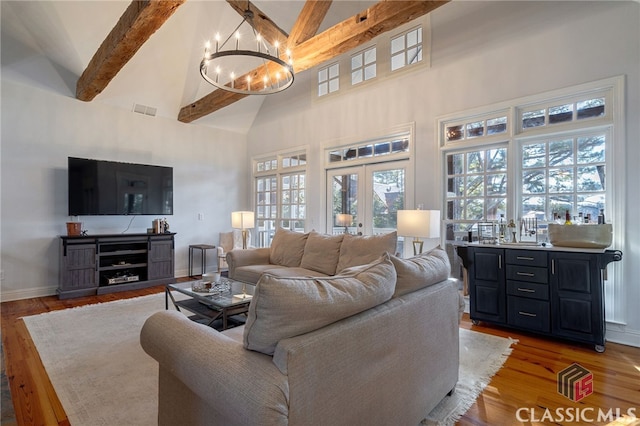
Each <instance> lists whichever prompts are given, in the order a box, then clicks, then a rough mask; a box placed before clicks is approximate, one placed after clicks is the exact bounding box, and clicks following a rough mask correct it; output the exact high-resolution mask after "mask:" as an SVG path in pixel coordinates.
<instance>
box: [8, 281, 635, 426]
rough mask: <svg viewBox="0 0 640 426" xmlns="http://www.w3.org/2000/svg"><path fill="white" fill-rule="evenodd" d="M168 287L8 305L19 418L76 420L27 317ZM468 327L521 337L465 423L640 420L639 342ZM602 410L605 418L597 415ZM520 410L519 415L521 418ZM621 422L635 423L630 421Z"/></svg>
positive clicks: (46, 421) (12, 382)
mask: <svg viewBox="0 0 640 426" xmlns="http://www.w3.org/2000/svg"><path fill="white" fill-rule="evenodd" d="M162 291H164V287H163V286H157V287H152V288H148V289H144V290H137V291H128V292H122V293H113V294H108V295H102V296H91V297H82V298H77V299H71V300H58V298H57V297H55V296H51V297H42V298H35V299H27V300H20V301H15V302H4V303H2V304H1V306H0V309H1V311H2V317H1V319H2V343H3V349H4V354H3V355H4V357H5V366H6V370H7V371H6V375H7V377H8V378H9V382H10V387H11V394H12V399H13V404H14V408H15V412H16V420H17V423H18V424H19V425H68V424H69V420H68V419H67V416H66V414H65V412H64V408H63V407H62V405H61V404H60V401H59V400H58V398H57V396H56V393H55V391H54V389H53V387H52V385H51V382H50V381H49V378H48V377H47V374H46V372H45V370H44V368H43V366H42V363H41V361H40V357H39V356H38V352H37V351H36V349H35V347H34V345H33V342H32V341H31V338H30V337H29V333H28V331H27V329H26V327H25V325H24V322H23V321H22V320H21V319H20V318H21V317H23V316H28V315H35V314H38V313H42V312H49V311H53V310H58V309H66V308H70V307H75V306H83V305H87V304H92V303H103V302H109V301H112V300H118V299H124V298H130V297H137V296H143V295H147V294H152V293H158V292H162ZM461 327H463V328H467V329H471V330H475V331H480V332H483V333H488V334H493V335H497V336H503V337H511V338H513V339H517V340H518V343H517V344H515V345H514V346H513V352H512V353H511V356H510V357H509V358H508V359H507V361H506V363H505V365H504V366H503V367H502V369H501V370H500V371H499V372H498V373H497V374H496V375H495V376H494V377H493V379H492V380H491V382H490V383H489V385H488V386H487V387H486V388H485V389H484V391H483V392H482V394H481V395H480V397H479V398H478V399H477V401H476V403H475V404H474V405H473V406H472V407H471V409H470V410H469V411H468V412H467V413H466V414H465V415H464V416H463V417H462V418H461V419H460V422H459V424H461V425H515V424H560V423H562V424H571V421H568V420H570V418H569V416H572V417H573V419H576V418H578V419H581V420H583V421H581V422H578V423H582V424H584V423H585V421H584V420H589V419H595V420H596V421H595V422H593V424H608V423H611V420H612V418H610V417H608V416H607V414H609V413H612V414H614V415H615V414H617V413H618V412H619V413H620V414H625V413H627V412H628V410H630V409H633V410H635V416H637V417H639V418H640V348H634V347H629V346H624V345H618V344H614V343H608V344H607V349H606V352H605V353H602V354H599V353H596V352H595V351H594V350H593V349H592V348H591V347H590V346H582V345H575V344H570V343H566V342H562V341H559V340H554V339H545V338H541V337H538V336H534V335H530V334H524V333H519V332H515V331H513V330H509V329H506V328H498V327H491V326H485V325H483V324H480V325H472V324H471V322H470V321H469V317H468V315H466V314H465V316H464V317H463V320H462V324H461ZM573 363H578V364H580V365H581V366H583V367H584V368H586V369H587V370H589V371H590V372H591V373H593V393H592V394H591V395H589V396H587V397H585V398H584V399H582V400H581V401H579V402H573V401H571V400H569V399H567V398H565V397H564V396H562V395H561V394H559V393H558V392H557V382H556V377H557V374H558V372H559V371H561V370H563V369H564V368H565V367H568V366H569V365H571V364H573ZM599 409H601V410H602V412H603V414H604V415H605V417H604V418H602V419H601V420H600V421H597V420H598V418H597V416H598V412H599ZM545 410H548V411H545ZM532 412H533V414H532ZM517 413H520V419H518V417H517ZM560 415H563V416H564V421H558V420H559V416H560ZM578 423H574V424H578ZM616 424H630V422H629V421H628V419H627V420H626V422H625V421H618V423H616ZM636 424H640V421H638V422H637V423H636Z"/></svg>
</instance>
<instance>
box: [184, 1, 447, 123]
mask: <svg viewBox="0 0 640 426" xmlns="http://www.w3.org/2000/svg"><path fill="white" fill-rule="evenodd" d="M449 1H450V0H445V1H396V0H383V1H381V2H379V3H376V4H375V5H374V6H372V7H370V8H368V9H366V10H364V11H363V12H361V13H359V14H357V15H355V16H353V17H351V18H349V19H346V20H344V21H342V22H341V23H339V24H337V25H334V26H333V27H331V28H329V29H327V30H326V31H323V32H322V33H321V34H318V35H316V36H314V37H312V38H310V39H308V40H306V41H304V42H302V43H300V44H299V45H297V46H288V47H289V49H290V50H291V52H292V56H293V67H294V71H295V72H296V73H297V72H301V71H304V70H307V69H309V68H312V67H314V66H316V65H319V64H321V63H323V62H325V61H327V60H329V59H331V58H335V57H337V56H339V55H341V54H343V53H346V52H348V51H350V50H351V49H354V48H356V47H358V46H360V45H361V44H364V43H366V42H368V41H370V40H372V39H373V38H375V37H377V36H379V35H380V34H382V33H385V32H387V31H390V30H392V29H394V28H397V27H399V26H400V25H403V24H405V23H407V22H410V21H412V20H414V19H417V18H419V17H420V16H423V15H425V14H427V13H429V12H431V11H433V10H435V9H436V8H438V7H440V6H442V5H444V4H446V3H448V2H449ZM260 72H261V71H260V70H258V69H256V70H254V71H252V73H251V74H252V75H255V76H256V77H255V78H256V79H257V78H258V77H257V76H258V75H260ZM253 81H256V80H253ZM228 93H229V92H227V91H225V90H222V89H218V90H215V91H213V92H211V93H209V94H208V95H206V96H204V97H202V98H200V99H199V100H197V101H196V102H194V103H191V104H189V105H187V106H185V107H182V108H181V109H180V113H179V114H178V120H179V121H181V122H183V123H190V122H192V121H194V120H197V119H199V118H202V117H204V116H207V115H209V114H211V113H213V112H215V111H218V110H220V109H222V108H224V107H226V106H228V105H230V103H229V101H230V99H231V97H230V96H229V94H228ZM232 95H233V94H232ZM245 96H246V95H235V97H236V98H237V100H240V99H242V98H243V97H245ZM231 103H233V102H231Z"/></svg>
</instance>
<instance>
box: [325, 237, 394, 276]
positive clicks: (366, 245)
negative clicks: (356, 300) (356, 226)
mask: <svg viewBox="0 0 640 426" xmlns="http://www.w3.org/2000/svg"><path fill="white" fill-rule="evenodd" d="M397 241H398V233H397V232H396V231H393V232H389V233H388V234H381V235H369V236H366V237H361V236H357V235H351V234H345V235H344V239H343V240H342V244H341V245H340V259H339V260H338V266H337V268H336V271H338V272H340V271H342V270H343V269H345V268H350V267H351V266H358V265H366V264H367V263H371V262H373V261H374V260H375V259H377V258H379V257H380V256H382V255H383V254H385V253H395V251H396V244H397Z"/></svg>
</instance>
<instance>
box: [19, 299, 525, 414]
mask: <svg viewBox="0 0 640 426" xmlns="http://www.w3.org/2000/svg"><path fill="white" fill-rule="evenodd" d="M164 306H165V302H164V294H162V293H160V294H154V295H150V296H143V297H138V298H134V299H127V300H119V301H115V302H109V303H102V304H97V305H90V306H83V307H79V308H73V309H66V310H62V311H55V312H49V313H45V314H40V315H34V316H29V317H24V321H25V323H26V325H27V328H28V330H29V333H30V334H31V338H32V339H33V341H34V343H35V345H36V348H37V349H38V353H39V354H40V358H41V359H42V362H43V364H44V367H45V369H46V371H47V374H48V375H49V378H50V379H51V382H52V383H53V387H54V388H55V390H56V393H57V395H58V398H59V399H60V402H61V403H62V406H63V407H64V409H65V411H66V413H67V416H68V417H69V421H70V422H71V424H72V425H74V426H93V425H114V424H127V425H131V426H143V425H150V426H151V425H156V424H157V414H156V413H157V403H158V395H157V393H158V383H157V380H158V379H157V378H158V366H157V364H156V362H155V361H154V360H153V359H152V358H150V357H149V356H148V355H147V354H146V353H145V352H144V351H143V350H142V347H141V346H140V343H139V335H140V330H141V328H142V325H143V323H144V321H145V320H146V319H147V318H148V317H149V316H150V315H151V314H152V313H154V312H156V311H160V310H163V309H164ZM512 343H513V341H511V340H509V339H504V338H501V337H495V336H490V335H485V334H482V333H478V332H474V331H469V330H465V329H460V361H461V363H460V380H459V382H458V385H457V386H456V391H455V393H454V394H453V395H452V396H450V397H446V398H445V399H444V400H443V401H442V402H441V403H440V405H438V407H436V408H435V409H434V410H433V411H432V412H431V413H430V414H429V416H428V417H427V419H426V420H424V421H423V424H428V425H449V424H453V423H454V422H455V420H456V419H458V418H460V416H462V415H463V414H464V413H465V412H466V411H467V410H468V409H469V407H470V406H471V405H473V403H474V401H475V400H476V398H477V397H478V395H479V394H480V392H481V391H482V389H483V388H484V387H485V386H486V385H487V384H488V383H489V381H490V379H491V376H492V375H494V374H495V372H496V371H497V370H498V369H499V368H500V366H501V365H502V364H503V363H504V361H505V360H506V358H507V357H508V355H509V353H510V351H511V349H510V346H511V344H512ZM425 385H428V384H425Z"/></svg>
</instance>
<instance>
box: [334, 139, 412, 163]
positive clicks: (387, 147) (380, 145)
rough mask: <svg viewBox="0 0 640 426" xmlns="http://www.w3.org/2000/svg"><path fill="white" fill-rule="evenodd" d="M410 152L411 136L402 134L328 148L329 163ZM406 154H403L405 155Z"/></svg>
mask: <svg viewBox="0 0 640 426" xmlns="http://www.w3.org/2000/svg"><path fill="white" fill-rule="evenodd" d="M408 152H409V137H408V136H404V135H403V136H400V137H397V138H392V139H385V140H379V141H368V142H364V143H362V144H358V145H354V146H347V147H342V148H339V149H329V150H327V161H328V162H329V163H340V162H345V161H354V160H364V159H370V158H372V157H382V156H393V155H398V154H406V153H408ZM404 156H406V155H403V157H404Z"/></svg>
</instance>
